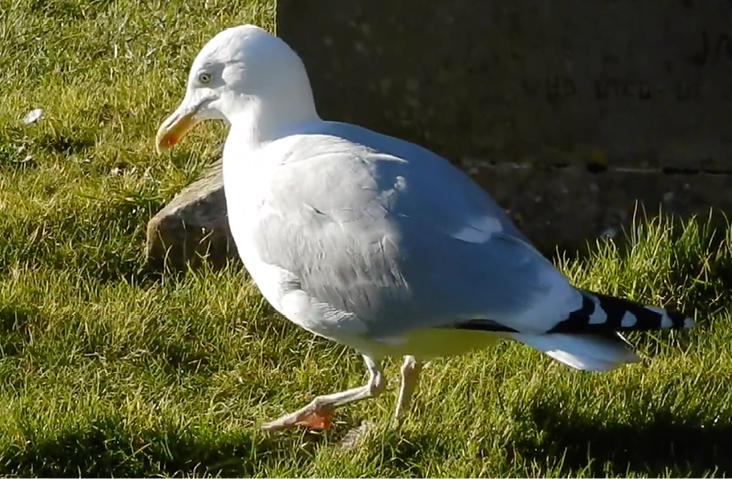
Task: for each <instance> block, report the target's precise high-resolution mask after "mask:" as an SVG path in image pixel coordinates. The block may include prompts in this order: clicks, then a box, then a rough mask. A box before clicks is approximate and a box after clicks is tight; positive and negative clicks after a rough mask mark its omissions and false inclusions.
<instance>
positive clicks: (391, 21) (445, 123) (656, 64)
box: [277, 0, 732, 171]
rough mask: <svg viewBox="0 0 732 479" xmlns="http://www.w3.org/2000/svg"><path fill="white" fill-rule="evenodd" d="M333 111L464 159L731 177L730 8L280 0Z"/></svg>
mask: <svg viewBox="0 0 732 479" xmlns="http://www.w3.org/2000/svg"><path fill="white" fill-rule="evenodd" d="M277 33H278V35H280V36H281V37H282V38H283V39H285V40H286V41H287V42H288V43H290V44H291V45H292V46H293V48H294V49H295V50H296V51H297V52H298V53H299V54H300V55H301V56H302V57H303V60H304V62H305V65H306V66H307V68H308V71H309V74H310V77H311V81H312V84H313V87H314V90H315V98H316V101H317V104H318V109H319V111H320V113H321V115H322V116H324V117H326V118H329V119H337V120H345V121H352V122H355V123H359V124H362V125H364V126H367V127H370V128H373V129H376V130H377V131H381V132H384V133H387V134H392V135H395V136H399V137H403V138H407V139H409V140H412V141H415V142H417V143H420V144H423V145H425V146H427V147H430V148H431V149H435V150H437V151H438V152H440V153H442V154H444V155H446V156H447V157H449V158H451V159H453V160H456V161H457V160H459V159H462V158H478V159H481V160H495V161H498V162H503V161H510V162H524V161H536V162H540V163H553V164H565V163H587V162H594V163H598V164H599V166H602V165H604V164H609V165H611V166H634V167H643V168H648V167H657V168H659V169H662V168H666V169H667V170H668V171H675V170H679V169H682V170H683V169H694V170H712V171H717V170H724V171H732V134H730V131H732V2H730V1H729V0H706V1H697V0H664V1H661V0H651V1H646V2H641V3H639V2H637V1H636V0H598V1H587V0H554V1H546V0H491V1H482V2H477V1H474V0H449V1H448V0H438V1H433V2H430V3H429V5H427V4H425V3H424V2H423V1H421V0H399V1H393V0H348V1H344V0H318V1H314V0H279V1H278V3H277Z"/></svg>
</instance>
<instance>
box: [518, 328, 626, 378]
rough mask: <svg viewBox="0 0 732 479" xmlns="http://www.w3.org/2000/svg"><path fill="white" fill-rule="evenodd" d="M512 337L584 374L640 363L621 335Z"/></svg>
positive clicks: (531, 335)
mask: <svg viewBox="0 0 732 479" xmlns="http://www.w3.org/2000/svg"><path fill="white" fill-rule="evenodd" d="M510 336H511V337H512V338H513V339H515V340H516V341H519V342H521V343H524V344H525V345H527V346H530V347H532V348H534V349H536V350H537V351H541V352H542V353H545V354H547V355H548V356H551V357H552V358H554V359H556V360H557V361H560V362H562V363H564V364H566V365H567V366H570V367H573V368H575V369H580V370H582V371H607V370H609V369H613V368H615V367H617V366H619V365H621V364H626V363H634V362H637V361H638V360H639V358H638V356H637V355H636V354H635V353H634V352H633V351H632V350H631V349H629V347H628V344H627V342H626V341H625V339H624V338H623V337H622V336H620V335H619V334H618V335H617V336H616V337H605V336H597V335H589V334H544V335H536V334H521V333H515V334H511V335H510Z"/></svg>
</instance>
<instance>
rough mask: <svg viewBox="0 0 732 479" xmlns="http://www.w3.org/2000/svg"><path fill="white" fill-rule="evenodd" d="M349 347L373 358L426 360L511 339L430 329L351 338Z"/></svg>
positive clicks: (458, 353)
mask: <svg viewBox="0 0 732 479" xmlns="http://www.w3.org/2000/svg"><path fill="white" fill-rule="evenodd" d="M349 339H350V340H349V343H350V344H348V345H349V346H351V347H353V348H354V349H356V350H358V351H360V352H361V353H363V354H366V355H369V356H373V357H385V356H389V357H401V356H407V355H410V356H414V357H416V358H418V359H420V360H423V361H427V360H430V359H433V358H438V357H442V356H457V355H460V354H465V353H469V352H471V351H475V350H477V349H484V348H489V347H492V346H495V345H497V344H498V343H500V342H501V341H503V340H504V339H508V336H507V335H505V334H503V333H498V332H485V331H472V330H467V329H448V328H430V329H420V330H416V331H411V332H409V333H407V334H405V335H403V336H400V337H393V338H383V339H377V340H366V339H363V338H349Z"/></svg>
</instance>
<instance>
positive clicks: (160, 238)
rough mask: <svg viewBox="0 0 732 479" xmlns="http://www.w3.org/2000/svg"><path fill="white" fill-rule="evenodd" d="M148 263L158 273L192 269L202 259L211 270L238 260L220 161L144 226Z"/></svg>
mask: <svg viewBox="0 0 732 479" xmlns="http://www.w3.org/2000/svg"><path fill="white" fill-rule="evenodd" d="M146 250H147V260H148V264H149V265H150V267H151V268H153V269H155V270H160V269H162V268H163V266H164V265H165V264H166V263H167V265H168V266H169V267H170V268H172V269H182V268H185V267H186V265H190V266H192V267H195V266H197V265H199V264H200V263H201V260H202V257H206V259H207V260H208V261H209V262H211V263H212V265H213V266H214V267H220V266H222V265H224V264H225V263H226V261H227V259H230V258H237V254H236V246H235V245H234V241H233V239H232V238H231V232H230V231H229V223H228V219H227V216H226V200H225V197H224V185H223V176H222V173H221V160H218V161H216V162H215V163H214V164H213V165H212V166H211V167H210V168H209V169H208V170H207V171H206V172H205V173H204V174H203V175H202V177H201V178H200V179H198V180H197V181H195V182H194V183H191V184H190V185H189V186H187V187H186V188H184V189H183V190H182V191H181V192H180V193H179V194H178V195H176V197H175V198H173V200H172V201H171V202H170V203H168V204H167V205H166V206H165V208H163V209H162V210H160V211H159V212H158V213H157V214H156V215H155V216H154V217H153V218H152V219H151V220H150V221H149V222H148V225H147V246H146Z"/></svg>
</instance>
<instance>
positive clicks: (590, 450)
mask: <svg viewBox="0 0 732 479" xmlns="http://www.w3.org/2000/svg"><path fill="white" fill-rule="evenodd" d="M593 419H594V421H593ZM523 420H529V421H531V422H532V423H533V424H534V427H536V428H537V429H538V430H540V431H541V432H542V434H541V435H540V438H534V439H528V438H526V439H524V440H522V439H518V440H517V441H515V442H514V443H513V444H512V447H513V449H514V450H515V452H516V453H517V454H520V455H521V456H522V457H524V458H526V459H534V460H536V461H538V462H540V463H545V462H546V459H547V457H554V458H562V457H563V461H562V471H563V473H570V472H571V471H577V470H584V471H586V472H588V473H591V474H592V475H593V476H594V477H604V476H607V475H609V474H612V475H625V476H627V475H628V474H632V473H636V474H648V475H651V476H659V475H667V474H669V473H672V474H673V475H674V476H675V477H684V476H691V477H702V476H704V475H710V474H712V475H714V476H716V477H721V476H729V475H731V474H732V453H730V451H732V422H731V421H730V418H724V419H722V418H719V419H717V420H715V421H711V422H706V421H704V420H701V419H695V418H694V417H678V416H674V415H672V414H670V413H668V412H658V413H654V415H653V417H652V418H650V419H647V420H645V421H643V422H640V421H639V423H637V424H633V423H632V422H631V423H629V424H607V423H605V424H601V423H600V418H582V417H578V416H576V415H572V416H571V417H570V416H568V415H566V414H564V413H562V411H561V410H560V409H559V408H558V407H548V406H547V405H541V406H536V407H534V408H533V409H531V410H530V411H529V412H528V417H526V418H524V419H523Z"/></svg>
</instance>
